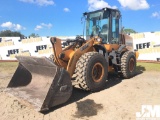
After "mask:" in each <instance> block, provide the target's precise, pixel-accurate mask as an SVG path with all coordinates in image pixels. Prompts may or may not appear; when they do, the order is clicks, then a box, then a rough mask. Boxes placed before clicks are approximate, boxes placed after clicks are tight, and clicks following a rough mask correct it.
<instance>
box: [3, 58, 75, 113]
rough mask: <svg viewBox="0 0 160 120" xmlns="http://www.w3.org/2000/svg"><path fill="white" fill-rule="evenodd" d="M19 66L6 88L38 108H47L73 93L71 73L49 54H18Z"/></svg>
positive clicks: (41, 109)
mask: <svg viewBox="0 0 160 120" xmlns="http://www.w3.org/2000/svg"><path fill="white" fill-rule="evenodd" d="M16 58H17V60H18V61H19V66H18V68H17V70H16V72H15V73H14V75H13V77H12V79H11V81H10V83H9V84H8V87H7V89H6V91H7V92H9V93H10V94H12V95H14V96H16V97H18V98H20V99H23V100H25V101H28V102H29V103H30V105H31V107H33V108H34V109H35V110H37V111H46V110H48V109H49V108H50V107H53V106H56V105H59V104H62V103H65V102H66V101H67V100H68V99H69V98H70V96H71V94H72V84H71V78H70V76H69V73H68V72H67V71H66V70H65V69H63V68H60V67H58V66H56V65H55V64H54V63H53V62H52V61H50V60H49V59H48V58H46V57H41V58H38V57H26V56H17V57H16Z"/></svg>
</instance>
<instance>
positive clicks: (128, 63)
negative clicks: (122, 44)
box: [121, 51, 136, 79]
mask: <svg viewBox="0 0 160 120" xmlns="http://www.w3.org/2000/svg"><path fill="white" fill-rule="evenodd" d="M121 71H122V76H123V77H124V78H126V79H127V78H131V77H133V76H134V75H135V74H136V57H135V54H134V53H133V52H132V51H127V52H125V53H124V54H123V55H122V57H121Z"/></svg>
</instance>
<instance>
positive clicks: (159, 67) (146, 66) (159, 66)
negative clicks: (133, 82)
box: [137, 62, 160, 72]
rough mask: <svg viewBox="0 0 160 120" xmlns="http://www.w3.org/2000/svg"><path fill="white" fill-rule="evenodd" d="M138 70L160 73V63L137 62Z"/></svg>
mask: <svg viewBox="0 0 160 120" xmlns="http://www.w3.org/2000/svg"><path fill="white" fill-rule="evenodd" d="M137 70H139V71H140V70H142V71H159V72H160V63H145V62H137Z"/></svg>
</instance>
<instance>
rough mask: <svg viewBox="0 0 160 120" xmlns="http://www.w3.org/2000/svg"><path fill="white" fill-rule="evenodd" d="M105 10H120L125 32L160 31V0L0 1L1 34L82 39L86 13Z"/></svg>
mask: <svg viewBox="0 0 160 120" xmlns="http://www.w3.org/2000/svg"><path fill="white" fill-rule="evenodd" d="M104 7H109V8H114V9H119V10H120V11H121V14H122V26H124V27H125V28H131V29H134V30H135V31H137V32H154V31H160V1H159V0H0V31H2V30H12V31H19V32H21V33H22V34H24V35H25V36H29V35H30V34H32V33H35V34H38V35H40V36H75V35H82V34H83V26H84V25H83V23H82V22H81V17H82V15H83V13H84V12H89V11H94V10H98V9H101V8H104Z"/></svg>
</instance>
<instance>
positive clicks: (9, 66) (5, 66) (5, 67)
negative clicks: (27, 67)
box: [0, 62, 18, 73]
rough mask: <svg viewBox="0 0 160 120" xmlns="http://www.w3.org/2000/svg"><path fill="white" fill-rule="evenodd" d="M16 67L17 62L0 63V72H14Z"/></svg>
mask: <svg viewBox="0 0 160 120" xmlns="http://www.w3.org/2000/svg"><path fill="white" fill-rule="evenodd" d="M17 66H18V62H0V71H1V73H3V72H8V73H10V72H14V71H15V70H16V68H17Z"/></svg>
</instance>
